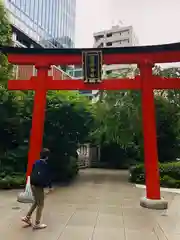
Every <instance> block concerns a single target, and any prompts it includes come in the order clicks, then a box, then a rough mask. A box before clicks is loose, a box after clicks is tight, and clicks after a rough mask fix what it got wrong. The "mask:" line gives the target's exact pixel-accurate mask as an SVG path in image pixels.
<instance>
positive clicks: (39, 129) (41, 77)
mask: <svg viewBox="0 0 180 240" xmlns="http://www.w3.org/2000/svg"><path fill="white" fill-rule="evenodd" d="M36 68H37V80H36V81H37V82H36V89H35V97H34V108H33V116H32V128H31V133H30V146H29V153H28V167H27V177H28V176H30V174H31V171H32V166H33V164H34V162H35V161H36V160H38V159H39V158H40V152H41V149H42V143H43V133H44V120H45V109H46V91H47V89H46V79H47V77H48V70H49V67H36Z"/></svg>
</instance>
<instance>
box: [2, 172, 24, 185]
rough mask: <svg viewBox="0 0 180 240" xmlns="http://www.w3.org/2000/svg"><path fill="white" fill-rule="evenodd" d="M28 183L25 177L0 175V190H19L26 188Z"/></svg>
mask: <svg viewBox="0 0 180 240" xmlns="http://www.w3.org/2000/svg"><path fill="white" fill-rule="evenodd" d="M25 183H26V177H25V175H22V174H21V175H20V174H15V175H6V176H5V174H4V173H1V174H0V189H19V188H24V186H25Z"/></svg>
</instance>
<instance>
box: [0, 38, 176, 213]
mask: <svg viewBox="0 0 180 240" xmlns="http://www.w3.org/2000/svg"><path fill="white" fill-rule="evenodd" d="M2 51H3V52H4V53H7V54H8V60H9V62H10V63H12V64H18V65H35V67H36V69H37V76H36V77H31V79H30V80H9V81H8V89H9V90H34V91H35V98H34V110H33V118H32V129H31V135H30V147H29V155H28V168H27V177H28V176H30V173H31V169H32V165H33V163H34V161H35V160H36V159H39V157H40V151H41V148H42V141H43V131H44V119H45V108H46V93H47V91H48V90H96V89H97V90H141V93H142V115H143V133H144V161H145V170H146V198H142V199H141V201H140V204H141V206H143V207H148V208H156V209H166V208H167V206H168V203H167V202H166V201H165V200H163V199H161V196H160V180H159V168H158V152H157V141H156V122H155V106H154V93H153V90H154V89H179V88H180V79H178V78H169V79H166V78H162V77H157V76H153V74H152V67H153V65H154V64H155V63H168V62H179V61H180V43H175V44H168V45H157V46H142V47H126V48H103V49H33V48H31V49H27V48H13V47H4V48H3V49H2ZM92 51H93V52H97V51H101V53H102V63H103V64H138V67H139V69H140V76H136V77H135V78H134V79H107V80H102V82H100V83H94V84H92V83H85V82H84V81H83V80H81V79H79V80H62V81H59V80H53V79H52V77H50V76H48V70H49V69H50V67H51V65H80V64H81V63H82V53H83V52H92Z"/></svg>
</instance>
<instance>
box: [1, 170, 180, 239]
mask: <svg viewBox="0 0 180 240" xmlns="http://www.w3.org/2000/svg"><path fill="white" fill-rule="evenodd" d="M143 194H144V190H143V189H138V188H136V187H135V186H134V185H132V184H130V183H127V173H126V172H122V171H110V170H96V169H87V170H82V171H81V172H80V176H79V177H78V179H77V180H76V182H75V183H74V184H72V185H71V186H69V187H61V188H59V189H56V190H55V191H54V192H53V193H51V195H49V196H47V199H46V208H45V211H44V217H43V219H44V222H45V223H47V224H48V228H47V229H45V230H41V231H32V229H31V228H22V224H21V222H20V220H19V219H20V217H21V216H22V215H23V214H25V212H26V210H27V209H28V207H29V205H28V204H20V203H17V202H16V196H17V191H6V192H3V191H2V192H1V194H0V216H1V218H0V233H1V239H6V240H12V239H13V240H39V239H43V240H101V239H102V240H120V239H121V240H136V239H137V240H144V239H146V240H167V239H169V240H177V239H178V240H179V239H180V210H179V209H180V207H179V202H180V195H177V194H173V193H163V196H164V197H165V198H166V199H168V200H169V204H170V209H169V212H168V216H166V217H164V216H161V213H162V211H155V210H148V209H143V208H141V207H140V206H139V199H140V197H141V196H142V195H143ZM176 208H177V209H176Z"/></svg>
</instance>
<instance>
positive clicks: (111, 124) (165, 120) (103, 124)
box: [92, 67, 180, 161]
mask: <svg viewBox="0 0 180 240" xmlns="http://www.w3.org/2000/svg"><path fill="white" fill-rule="evenodd" d="M136 72H137V71H136ZM154 72H155V74H158V75H161V76H164V77H179V71H177V69H174V68H173V69H165V70H163V69H161V68H159V67H156V68H155V69H154ZM120 77H122V76H120ZM123 77H125V76H123ZM157 93H158V94H157ZM155 104H156V115H157V140H158V149H159V160H160V161H172V160H175V159H176V157H178V156H179V136H180V134H179V129H180V125H179V112H180V109H179V91H178V90H170V91H163V92H161V94H159V92H158V91H155ZM94 116H95V118H96V126H95V128H94V130H93V131H92V138H93V139H94V141H96V142H97V143H99V144H101V146H102V147H103V146H104V145H105V146H106V147H107V146H108V149H110V148H109V146H110V145H112V146H113V149H114V147H115V146H116V148H118V147H119V149H121V150H122V149H123V150H124V151H125V155H124V153H123V155H124V156H126V158H129V157H130V158H133V159H135V160H137V161H142V160H143V136H142V117H141V116H142V113H141V94H140V92H138V91H109V92H107V91H104V93H103V97H102V98H101V101H100V102H97V103H96V107H95V112H94ZM171 149H172V150H171ZM108 151H110V150H108ZM115 152H117V151H115V150H114V153H115ZM112 154H113V152H112V153H111V158H112ZM118 154H119V153H118ZM106 155H107V154H106ZM114 157H115V155H114V156H113V158H114ZM116 157H117V158H118V156H116ZM119 158H120V157H119ZM110 160H111V159H110ZM111 161H112V160H111ZM119 161H120V159H119Z"/></svg>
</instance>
